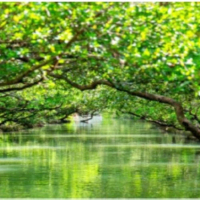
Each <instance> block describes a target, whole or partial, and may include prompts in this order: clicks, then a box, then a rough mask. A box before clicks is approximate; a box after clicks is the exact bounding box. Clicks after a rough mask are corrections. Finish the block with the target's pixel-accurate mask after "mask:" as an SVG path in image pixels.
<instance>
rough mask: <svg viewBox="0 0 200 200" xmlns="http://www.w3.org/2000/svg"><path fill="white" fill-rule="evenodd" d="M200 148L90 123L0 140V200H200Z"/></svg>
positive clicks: (146, 128)
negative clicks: (47, 199) (110, 199)
mask: <svg viewBox="0 0 200 200" xmlns="http://www.w3.org/2000/svg"><path fill="white" fill-rule="evenodd" d="M199 164H200V144H198V143H197V142H191V141H190V142H186V140H185V139H184V137H183V136H177V135H173V134H172V135H169V134H164V133H162V132H161V131H160V130H159V129H156V128H155V127H152V125H151V124H148V123H143V122H138V121H133V120H128V119H126V120H125V119H103V120H100V119H98V117H97V118H95V119H94V120H93V121H91V122H90V123H88V124H84V123H75V122H74V123H70V124H65V125H51V126H46V127H43V128H37V129H34V130H28V131H22V132H21V133H13V134H12V135H10V134H1V135H0V198H17V197H20V198H25V197H26V198H183V197H185V198H194V197H195V198H198V197H200V165H199Z"/></svg>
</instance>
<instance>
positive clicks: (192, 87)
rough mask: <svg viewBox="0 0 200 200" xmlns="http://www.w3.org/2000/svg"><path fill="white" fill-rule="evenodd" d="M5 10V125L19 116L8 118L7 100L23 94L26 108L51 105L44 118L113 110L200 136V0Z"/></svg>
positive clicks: (4, 6)
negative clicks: (196, 0)
mask: <svg viewBox="0 0 200 200" xmlns="http://www.w3.org/2000/svg"><path fill="white" fill-rule="evenodd" d="M0 7H1V10H2V12H1V14H0V18H1V19H2V20H1V22H0V51H1V53H0V69H1V71H0V95H1V99H0V103H1V104H2V108H1V109H2V115H1V116H0V117H2V119H1V121H2V122H4V121H5V120H8V121H9V120H11V118H12V119H13V118H14V117H13V115H10V116H9V117H7V116H8V115H9V114H10V110H9V109H7V108H8V107H10V106H11V105H10V104H8V103H9V102H11V104H12V105H13V106H16V107H19V106H20V105H18V104H16V103H15V101H18V100H17V96H18V98H19V96H20V98H22V99H24V101H21V103H23V106H21V107H24V108H26V109H30V108H31V109H32V110H33V109H35V108H37V112H39V113H40V114H41V112H44V110H45V112H44V113H45V114H44V115H42V116H43V117H44V118H45V116H47V115H48V114H47V111H49V109H50V110H51V112H52V113H54V112H56V113H60V114H61V115H62V116H61V118H63V117H65V116H66V115H65V114H64V113H65V112H66V113H68V112H67V111H66V109H68V108H69V110H70V109H72V107H73V109H72V111H77V109H78V108H79V109H80V107H81V108H82V110H85V112H86V110H88V109H90V108H91V110H102V109H103V108H112V109H117V110H119V111H121V112H126V113H132V114H134V115H135V116H138V117H140V118H145V119H148V120H150V121H158V120H160V122H161V123H163V124H165V123H167V124H172V125H173V126H174V127H178V128H179V129H180V128H181V127H182V128H184V129H186V130H189V131H191V132H192V133H193V135H194V136H195V137H197V138H199V139H200V129H199V119H198V115H199V112H198V111H199V109H198V108H199V105H200V102H199V93H200V87H199V81H200V80H199V73H200V71H199V70H200V68H199V67H200V66H199V64H200V59H199V58H200V56H199V53H200V48H199V47H200V38H199V33H200V4H199V3H198V2H197V3H195V2H187V3H185V2H178V3H132V2H129V3H125V2H123V3H118V2H110V3H105V2H104V3H100V2H92V3H75V2H70V3H69V2H68V3H67V2H62V3H57V2H56V3H55V2H45V3H40V2H33V3H25V2H24V3H1V4H0ZM16 8H17V9H16ZM99 85H101V86H100V87H98V88H97V86H99ZM33 86H34V87H33ZM30 87H31V88H30ZM26 88H29V89H26ZM33 88H35V89H33ZM73 88H78V89H79V90H81V91H84V90H92V89H97V90H96V91H93V92H91V91H90V92H86V91H84V92H83V93H81V92H78V91H76V90H75V89H73ZM24 89H26V90H24ZM22 90H24V91H22ZM34 90H36V91H37V92H36V93H37V95H36V93H34ZM44 91H45V93H48V95H46V96H45V94H44ZM13 95H14V96H15V97H13ZM31 95H32V96H34V97H35V99H32V98H31ZM41 96H42V97H41ZM47 96H48V97H47ZM94 96H95V98H94ZM29 98H30V99H29ZM83 99H87V103H86V102H83V101H85V100H83ZM144 99H145V100H144ZM146 100H148V101H150V102H149V103H147V102H146ZM27 101H28V102H29V103H27ZM5 102H6V103H5ZM95 102H96V103H95ZM101 102H104V103H101ZM105 102H106V103H105ZM42 105H43V106H42ZM44 105H46V106H47V107H45V106H44ZM58 108H59V109H58ZM13 109H14V108H13ZM61 110H62V111H61ZM40 111H41V112H40ZM7 112H8V113H7ZM27 112H28V114H26V118H29V117H28V116H29V114H30V110H27ZM51 112H50V111H49V112H48V113H49V114H50V113H51ZM5 113H6V114H5ZM22 113H23V115H24V111H23V112H22ZM34 113H35V112H34ZM69 113H70V112H69ZM60 114H58V115H60ZM51 115H52V114H50V115H49V116H51ZM34 116H35V115H34ZM5 117H6V119H4V118H5Z"/></svg>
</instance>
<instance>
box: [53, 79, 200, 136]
mask: <svg viewBox="0 0 200 200" xmlns="http://www.w3.org/2000/svg"><path fill="white" fill-rule="evenodd" d="M57 78H59V77H57ZM61 78H62V79H64V80H66V82H67V83H69V84H70V85H71V86H73V87H75V88H77V89H79V90H81V91H83V90H89V89H95V88H96V87H97V86H98V85H107V86H109V87H112V88H114V89H116V90H118V91H121V92H126V93H127V94H129V95H132V96H137V97H140V98H143V99H146V100H150V101H156V102H160V103H163V104H168V105H170V106H172V107H173V108H174V110H175V113H176V117H177V120H178V122H179V124H180V125H181V126H183V127H184V128H185V129H186V130H188V131H190V132H191V133H192V134H193V135H194V136H195V137H196V138H198V139H199V140H200V129H199V128H198V127H196V126H195V125H193V124H192V122H190V121H189V120H188V119H187V118H186V117H185V114H184V109H183V106H182V104H181V103H180V102H177V101H176V100H174V99H172V98H169V97H166V96H162V95H157V94H151V93H147V92H140V91H130V90H128V89H126V88H124V87H122V86H121V85H122V84H121V85H120V86H119V85H116V84H113V83H111V82H110V81H107V80H97V81H93V82H92V83H91V84H89V85H79V84H77V83H75V82H73V81H71V80H69V79H68V78H67V77H66V76H65V77H63V76H61Z"/></svg>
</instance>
